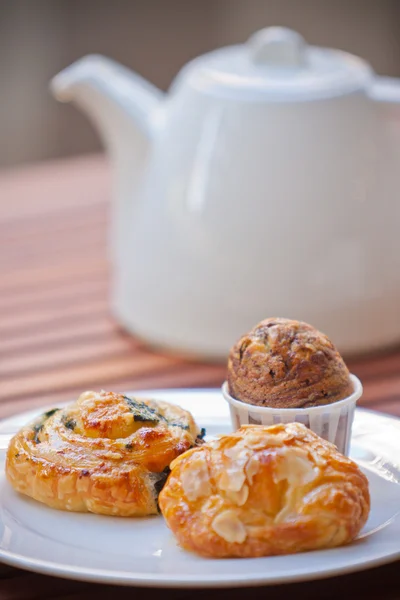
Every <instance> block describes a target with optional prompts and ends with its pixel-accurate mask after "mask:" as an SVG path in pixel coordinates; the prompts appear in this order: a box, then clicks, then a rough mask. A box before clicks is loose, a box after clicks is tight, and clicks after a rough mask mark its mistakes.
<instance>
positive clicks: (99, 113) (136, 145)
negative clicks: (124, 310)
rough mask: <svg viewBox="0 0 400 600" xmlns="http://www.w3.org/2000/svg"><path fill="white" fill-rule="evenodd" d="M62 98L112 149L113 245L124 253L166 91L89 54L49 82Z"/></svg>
mask: <svg viewBox="0 0 400 600" xmlns="http://www.w3.org/2000/svg"><path fill="white" fill-rule="evenodd" d="M50 89H51V91H52V93H53V95H54V96H55V97H56V98H57V99H58V100H60V101H61V102H74V103H76V104H77V105H78V106H79V107H80V108H82V109H83V111H84V112H86V113H87V115H88V116H89V118H90V119H91V120H92V122H93V123H94V125H95V127H96V128H97V129H98V130H99V132H100V135H101V137H102V140H103V142H104V144H105V146H106V148H107V150H108V152H109V155H110V158H111V163H112V166H113V170H114V175H115V187H116V189H115V196H116V199H117V203H116V204H117V206H116V207H115V212H116V214H115V217H114V219H113V234H112V248H113V250H114V251H115V249H117V254H118V248H119V249H120V250H121V252H122V251H123V250H124V249H123V247H122V244H123V241H124V239H125V234H126V232H124V230H123V228H124V224H125V227H126V224H127V223H128V224H129V222H130V219H131V217H132V211H133V210H134V206H135V202H134V200H136V199H137V197H138V196H139V188H140V184H141V181H142V179H143V174H144V172H145V170H146V163H147V159H148V156H149V153H150V150H151V146H152V141H153V139H154V137H155V134H156V131H157V124H158V123H159V117H160V115H161V108H162V100H163V97H164V93H163V92H161V90H159V89H158V88H156V87H155V86H153V85H152V84H151V83H149V82H147V81H146V80H145V79H143V78H142V77H140V76H139V75H137V74H136V73H133V72H132V71H130V70H129V69H127V68H125V67H123V66H122V65H119V64H118V63H116V62H114V61H112V60H110V59H108V58H105V57H103V56H99V55H89V56H86V57H84V58H82V59H80V60H78V61H77V62H75V63H74V64H72V65H71V66H69V67H67V68H66V69H64V70H63V71H61V72H60V73H59V74H58V75H56V76H55V77H54V78H53V79H52V81H51V84H50Z"/></svg>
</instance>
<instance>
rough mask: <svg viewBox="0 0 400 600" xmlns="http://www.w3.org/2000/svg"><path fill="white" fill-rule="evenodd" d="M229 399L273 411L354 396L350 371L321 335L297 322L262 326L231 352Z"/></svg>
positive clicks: (269, 321) (278, 321)
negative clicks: (270, 408)
mask: <svg viewBox="0 0 400 600" xmlns="http://www.w3.org/2000/svg"><path fill="white" fill-rule="evenodd" d="M227 379H228V388H229V393H230V395H231V396H232V397H233V398H236V399H237V400H241V401H242V402H246V403H247V404H255V405H258V406H269V407H274V408H307V407H310V406H319V405H322V404H331V403H333V402H337V401H338V400H343V398H346V397H347V396H349V395H350V394H351V393H352V392H353V384H352V382H351V379H350V374H349V371H348V369H347V367H346V365H345V363H344V361H343V359H342V357H341V355H340V354H339V352H338V351H337V349H336V348H335V346H334V345H333V344H332V342H331V341H330V340H329V339H328V338H327V336H326V335H324V334H323V333H321V332H320V331H318V330H317V329H315V328H314V327H312V326H311V325H308V324H307V323H303V322H301V321H292V320H291V319H282V318H271V319H265V320H264V321H261V323H259V324H258V325H256V326H255V327H254V328H253V329H252V330H251V331H250V332H249V333H247V334H245V335H244V336H243V337H242V338H241V339H240V340H239V341H238V342H237V343H236V344H235V345H234V346H233V347H232V349H231V351H230V354H229V360H228V377H227Z"/></svg>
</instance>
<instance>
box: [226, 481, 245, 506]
mask: <svg viewBox="0 0 400 600" xmlns="http://www.w3.org/2000/svg"><path fill="white" fill-rule="evenodd" d="M226 497H227V498H229V500H231V502H233V503H234V504H236V505H237V506H243V504H246V501H247V498H248V497H249V486H248V485H246V484H244V486H242V488H241V489H240V491H239V492H229V491H228V492H226Z"/></svg>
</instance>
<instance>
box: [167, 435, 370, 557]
mask: <svg viewBox="0 0 400 600" xmlns="http://www.w3.org/2000/svg"><path fill="white" fill-rule="evenodd" d="M159 502H160V508H161V512H162V514H163V516H164V517H165V519H166V522H167V525H168V526H169V528H170V529H171V530H172V532H173V533H174V535H175V536H176V538H177V540H178V542H179V544H180V545H181V546H182V547H183V548H185V549H186V550H190V551H192V552H196V553H197V554H200V555H202V556H207V557H218V558H225V557H237V558H249V557H257V556H270V555H277V554H290V553H294V552H303V551H307V550H319V549H322V548H332V547H335V546H340V545H342V544H346V543H348V542H350V541H351V540H353V539H354V538H355V537H356V536H357V535H358V533H359V531H360V530H361V529H362V527H363V526H364V524H365V523H366V521H367V518H368V514H369V509H370V497H369V491H368V480H367V478H366V477H365V475H364V474H363V473H362V472H361V471H360V469H359V468H358V466H357V465H356V464H355V463H354V462H353V461H351V460H349V459H348V458H346V457H344V456H342V455H341V454H340V453H339V452H338V451H337V449H336V448H335V446H333V444H330V443H328V442H326V441H324V440H322V439H321V438H320V437H318V436H317V435H316V434H315V433H313V432H312V431H310V430H308V429H307V428H306V427H305V426H304V425H301V424H299V423H291V424H287V425H283V424H280V425H274V426H272V427H262V426H256V425H247V426H244V427H242V428H241V429H239V430H238V431H236V432H235V433H233V434H230V435H225V436H221V437H220V438H219V439H218V440H216V441H213V442H210V443H208V444H205V445H204V446H202V447H199V448H195V449H193V450H189V451H188V452H186V453H185V454H182V455H181V456H179V457H178V458H177V459H175V460H174V461H173V462H172V464H171V474H170V476H169V478H168V480H167V483H166V485H165V487H164V488H163V490H162V492H161V494H160V499H159Z"/></svg>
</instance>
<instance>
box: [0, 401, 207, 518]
mask: <svg viewBox="0 0 400 600" xmlns="http://www.w3.org/2000/svg"><path fill="white" fill-rule="evenodd" d="M203 435H204V431H202V432H200V431H199V429H198V427H197V425H196V423H195V421H194V419H193V417H192V416H191V414H190V413H189V412H187V411H185V410H183V409H182V408H180V407H178V406H176V405H173V404H169V403H167V402H161V401H156V400H147V399H140V400H139V399H135V398H128V397H126V396H123V395H121V394H115V393H113V392H104V391H102V392H99V393H96V392H85V393H83V394H82V395H81V396H80V397H79V399H78V400H77V402H76V403H75V404H71V405H70V406H68V407H66V408H64V409H53V410H50V411H48V412H46V413H44V414H43V415H41V416H40V417H39V418H38V419H36V420H35V421H34V422H33V423H31V424H29V425H27V426H26V427H23V428H22V429H21V430H20V431H19V432H18V433H17V434H16V435H15V436H14V437H13V439H12V440H11V442H10V445H9V448H8V452H7V461H6V474H7V477H8V480H9V481H10V482H11V484H12V486H13V487H14V488H15V489H16V490H17V491H18V492H20V493H22V494H26V495H27V496H30V497H31V498H34V499H35V500H38V501H39V502H43V503H44V504H47V505H48V506H50V507H52V508H57V509H61V510H68V511H79V512H92V513H97V514H103V515H115V516H121V517H133V516H135V517H139V516H146V515H152V514H156V513H157V512H158V494H159V492H160V490H161V488H162V486H163V485H164V483H165V480H166V478H167V476H168V473H169V465H170V463H171V461H172V460H173V459H175V458H176V457H177V456H179V455H180V454H182V453H183V452H185V451H186V450H188V449H189V448H191V447H193V446H195V445H196V444H197V443H200V441H201V439H202V437H203Z"/></svg>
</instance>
